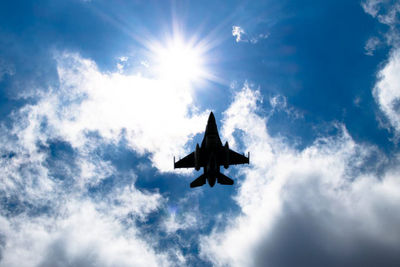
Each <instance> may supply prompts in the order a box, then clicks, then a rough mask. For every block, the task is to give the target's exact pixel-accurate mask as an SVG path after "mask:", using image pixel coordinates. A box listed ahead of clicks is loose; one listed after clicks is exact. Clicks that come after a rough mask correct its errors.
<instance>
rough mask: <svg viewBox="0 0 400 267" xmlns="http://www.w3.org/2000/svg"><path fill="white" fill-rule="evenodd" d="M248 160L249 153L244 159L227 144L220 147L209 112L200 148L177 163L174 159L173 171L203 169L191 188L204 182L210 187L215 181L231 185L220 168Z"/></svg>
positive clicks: (229, 179) (213, 119)
mask: <svg viewBox="0 0 400 267" xmlns="http://www.w3.org/2000/svg"><path fill="white" fill-rule="evenodd" d="M249 159H250V153H248V155H247V157H246V156H244V155H241V154H239V153H237V152H235V151H233V150H231V149H229V145H228V142H226V143H225V145H224V146H223V145H222V143H221V139H220V138H219V134H218V129H217V124H216V123H215V117H214V114H213V113H212V112H211V113H210V116H209V117H208V122H207V126H206V131H205V133H204V138H203V141H202V142H201V146H199V144H197V145H196V150H195V151H193V152H192V153H190V154H189V155H187V156H186V157H184V158H183V159H181V160H179V161H178V162H175V157H174V169H176V168H195V169H196V171H198V170H200V168H201V167H203V168H204V173H203V174H202V175H200V177H198V178H197V179H196V180H194V181H193V182H192V183H191V184H190V187H192V188H193V187H197V186H202V185H204V184H205V183H206V180H207V181H208V184H209V185H210V186H211V187H213V186H214V185H215V182H216V181H217V182H218V183H219V184H226V185H233V180H232V179H231V178H229V177H227V176H225V175H224V174H222V173H221V172H220V170H219V169H220V166H224V168H225V169H227V168H228V167H229V165H236V164H245V163H247V164H249V162H250V161H249Z"/></svg>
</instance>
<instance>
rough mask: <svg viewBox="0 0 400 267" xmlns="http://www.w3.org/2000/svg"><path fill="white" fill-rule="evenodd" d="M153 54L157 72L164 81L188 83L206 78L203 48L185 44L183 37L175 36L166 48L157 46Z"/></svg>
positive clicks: (167, 43) (188, 43)
mask: <svg viewBox="0 0 400 267" xmlns="http://www.w3.org/2000/svg"><path fill="white" fill-rule="evenodd" d="M153 52H154V54H153V56H154V61H155V71H156V73H157V75H158V76H159V77H160V78H161V79H163V80H168V81H171V82H174V83H187V82H194V81H197V80H199V79H202V78H206V71H205V66H204V58H205V56H204V53H203V52H202V49H201V47H199V46H196V45H193V44H191V43H190V42H187V43H185V41H184V40H183V38H181V37H176V36H175V37H174V38H172V39H171V40H170V41H167V42H166V44H165V46H162V45H157V46H155V47H154V49H153Z"/></svg>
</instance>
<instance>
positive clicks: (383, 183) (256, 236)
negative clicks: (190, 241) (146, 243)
mask: <svg viewBox="0 0 400 267" xmlns="http://www.w3.org/2000/svg"><path fill="white" fill-rule="evenodd" d="M261 100H262V98H261V95H260V93H259V92H258V91H256V90H252V89H251V88H249V87H248V86H245V87H244V88H243V90H241V91H240V92H238V93H237V95H236V97H235V100H234V102H233V103H232V104H231V106H230V107H229V108H228V110H227V111H226V112H225V116H224V122H225V123H224V134H225V135H227V136H231V138H232V139H233V137H232V135H233V134H234V133H235V132H237V131H243V132H245V134H244V135H243V136H240V137H239V139H240V141H241V142H242V143H243V145H244V146H245V147H246V149H248V150H249V151H251V152H252V162H251V165H250V166H251V167H250V168H247V169H244V170H243V171H242V174H243V175H244V176H245V180H244V181H243V182H242V183H241V184H240V188H239V192H238V195H237V196H236V197H235V200H236V202H237V203H238V205H239V206H240V208H241V211H242V214H241V215H239V216H238V217H236V218H231V219H230V221H229V222H228V226H227V227H226V228H225V229H223V230H220V229H214V230H213V231H212V233H211V235H208V236H207V235H204V236H203V237H202V238H201V255H202V257H203V258H204V259H207V260H209V261H211V262H212V263H213V264H214V265H216V266H226V265H229V266H296V265H302V266H356V265H372V266H396V265H398V264H399V263H400V257H399V255H400V250H399V247H400V246H399V245H400V242H399V240H400V231H399V228H398V227H397V225H398V224H399V223H400V216H399V215H398V214H400V209H399V207H398V205H397V204H396V203H398V201H399V200H400V181H399V180H398V179H397V177H399V176H400V168H398V167H397V166H398V165H396V164H397V163H398V160H399V157H398V156H396V157H395V158H396V160H395V161H396V164H394V165H390V164H388V159H386V158H385V156H384V155H383V154H382V153H381V152H380V151H379V149H378V148H376V147H374V146H371V145H366V144H358V143H356V142H355V141H354V140H353V139H352V138H351V137H350V136H349V134H348V133H347V131H346V129H345V127H344V126H343V125H337V126H336V127H338V129H339V130H340V131H339V132H340V134H338V135H337V136H332V137H324V138H319V139H317V140H315V142H314V143H313V144H312V145H311V146H309V147H306V148H305V149H303V150H296V149H294V148H292V147H290V146H288V145H286V144H285V143H282V141H281V140H280V139H275V138H272V137H271V136H270V135H269V133H268V129H267V128H266V122H267V118H266V117H263V116H261V115H260V114H261V113H262V112H261V110H260V108H259V101H261ZM382 166H385V168H383V167H382ZM382 168H383V169H384V171H379V170H382Z"/></svg>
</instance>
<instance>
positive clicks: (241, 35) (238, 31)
mask: <svg viewBox="0 0 400 267" xmlns="http://www.w3.org/2000/svg"><path fill="white" fill-rule="evenodd" d="M232 36H233V37H235V40H236V42H237V43H239V42H245V43H251V44H256V43H258V41H259V40H261V39H267V38H268V37H269V33H260V34H258V35H249V34H247V33H246V32H245V31H244V29H243V28H242V27H240V26H232Z"/></svg>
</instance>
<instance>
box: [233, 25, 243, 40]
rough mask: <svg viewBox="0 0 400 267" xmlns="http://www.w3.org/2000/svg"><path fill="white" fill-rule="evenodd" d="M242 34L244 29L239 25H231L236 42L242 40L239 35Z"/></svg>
mask: <svg viewBox="0 0 400 267" xmlns="http://www.w3.org/2000/svg"><path fill="white" fill-rule="evenodd" d="M242 34H244V30H243V29H242V28H240V27H239V26H232V36H233V37H235V38H236V42H237V43H238V42H240V41H242V39H241V36H242Z"/></svg>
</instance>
